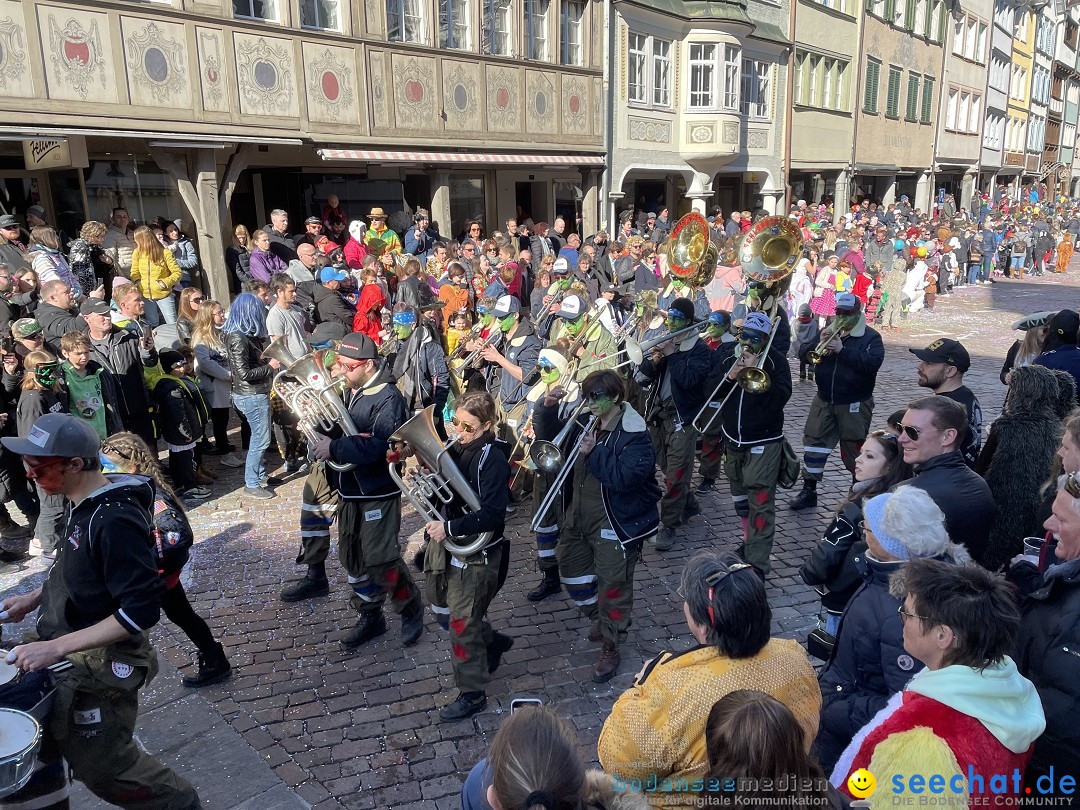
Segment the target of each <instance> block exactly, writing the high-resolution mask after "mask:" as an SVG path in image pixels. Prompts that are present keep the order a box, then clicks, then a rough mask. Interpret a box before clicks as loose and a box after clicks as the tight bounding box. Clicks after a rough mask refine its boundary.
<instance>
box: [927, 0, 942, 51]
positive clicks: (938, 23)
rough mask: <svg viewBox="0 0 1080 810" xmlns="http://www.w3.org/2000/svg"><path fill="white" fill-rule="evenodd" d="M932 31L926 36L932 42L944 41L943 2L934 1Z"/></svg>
mask: <svg viewBox="0 0 1080 810" xmlns="http://www.w3.org/2000/svg"><path fill="white" fill-rule="evenodd" d="M933 24H934V30H933V31H931V32H930V33H929V34H928V36H929V37H930V40H931V41H932V42H944V41H945V3H944V0H934V23H933Z"/></svg>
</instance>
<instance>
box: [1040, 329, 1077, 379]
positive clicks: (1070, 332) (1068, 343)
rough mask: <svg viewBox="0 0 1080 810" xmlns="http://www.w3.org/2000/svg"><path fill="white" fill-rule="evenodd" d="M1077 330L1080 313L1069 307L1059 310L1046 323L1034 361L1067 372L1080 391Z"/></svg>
mask: <svg viewBox="0 0 1080 810" xmlns="http://www.w3.org/2000/svg"><path fill="white" fill-rule="evenodd" d="M1078 332H1080V315H1078V314H1077V313H1076V312H1074V311H1073V310H1071V309H1063V310H1061V312H1059V313H1057V314H1056V315H1055V316H1054V317H1053V318H1051V319H1050V323H1049V324H1047V326H1046V340H1044V341H1043V346H1042V354H1040V355H1039V356H1038V357H1036V358H1035V362H1036V363H1037V364H1038V365H1040V366H1045V367H1046V368H1056V369H1060V370H1061V371H1067V372H1069V373H1070V374H1072V375H1073V379H1075V380H1076V390H1078V391H1080V348H1077V345H1076V340H1077V333H1078Z"/></svg>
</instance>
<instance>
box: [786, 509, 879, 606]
mask: <svg viewBox="0 0 1080 810" xmlns="http://www.w3.org/2000/svg"><path fill="white" fill-rule="evenodd" d="M862 502H863V499H862V498H857V499H856V500H852V501H848V502H846V503H845V504H844V505H843V506H842V507H841V508H840V512H839V514H837V516H836V517H835V518H833V521H832V523H830V524H829V527H828V528H827V529H825V534H824V535H822V538H821V541H820V542H819V543H818V545H817V548H815V549H814V550H813V551H812V552H810V556H809V557H807V558H806V562H804V563H803V564H802V568H800V569H799V575H800V576H801V577H802V579H803V582H805V583H806V584H807V585H809V586H810V587H811V588H813V589H814V590H815V591H817V592H818V594H819V595H820V596H821V605H822V607H824V608H825V610H826V611H828V612H829V613H830V614H832V615H833V616H839V615H840V614H841V613H843V612H844V608H845V607H847V604H848V602H850V601H851V597H852V596H854V595H855V591H857V590H858V589H859V586H860V585H862V581H863V580H862V572H861V571H859V567H858V566H857V565H856V564H855V560H856V559H858V558H861V557H862V555H863V554H864V553H865V552H866V541H865V540H863V535H862V528H861V524H862V517H863V514H862Z"/></svg>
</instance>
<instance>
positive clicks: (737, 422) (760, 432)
mask: <svg viewBox="0 0 1080 810" xmlns="http://www.w3.org/2000/svg"><path fill="white" fill-rule="evenodd" d="M737 345H738V344H737V343H724V344H721V345H720V347H719V348H718V349H717V350H716V352H715V354H714V357H715V363H716V369H717V374H716V376H717V377H719V378H720V379H721V380H722V383H721V385H720V387H719V388H717V387H716V386H715V385H712V386H705V388H706V389H707V392H708V391H713V390H715V392H716V393H715V395H714V396H713V397H712V400H714V401H716V402H720V401H724V407H723V410H722V411H721V419H722V423H723V424H722V429H723V432H724V436H726V437H727V440H728V441H729V442H730V443H731V446H732V448H733V449H745V448H747V447H751V446H758V445H764V444H775V443H776V442H779V441H783V439H784V408H785V407H786V406H787V403H788V400H789V399H791V367H790V366H789V365H788V361H787V358H786V357H784V356H783V355H782V354H781V353H780V351H779V350H778V349H770V350H769V355H768V357H767V358H766V360H765V369H764V370H765V373H766V374H768V375H769V380H770V383H771V384H770V385H769V388H768V390H767V391H762V392H759V393H751V392H749V391H744V390H742V389H741V388H740V389H739V390H737V391H734V392H732V389H733V388H736V387H737V383H735V382H734V381H731V380H729V379H728V378H727V374H728V372H729V371H730V370H731V368H732V366H734V365H735V347H736V346H737ZM674 379H675V378H674V377H673V378H672V380H674ZM728 394H730V396H728ZM725 400H726V401H725ZM709 412H710V413H714V411H712V410H711V409H710V411H709ZM690 418H691V419H693V416H691V417H690Z"/></svg>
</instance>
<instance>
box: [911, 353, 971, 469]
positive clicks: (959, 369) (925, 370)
mask: <svg viewBox="0 0 1080 810" xmlns="http://www.w3.org/2000/svg"><path fill="white" fill-rule="evenodd" d="M908 351H909V352H911V353H912V354H913V355H915V356H916V357H918V358H919V365H918V366H917V371H918V374H919V386H920V387H922V388H929V389H930V390H931V391H933V392H934V393H935V394H937V395H938V396H942V397H947V398H949V399H951V400H952V401H953V402H957V403H959V404H960V405H962V406H963V407H964V410H965V411H967V417H968V431H967V438H965V439H964V441H963V442H961V444H960V448H959V449H960V452H961V453H963V455H964V461H965V462H966V463H967V465H968V466H969V467H972V468H974V467H975V460H976V459H977V458H978V457H979V449H980V447H981V446H982V408H981V407H980V406H979V398H978V397H977V396H975V392H974V391H972V390H971V389H970V388H968V387H967V386H966V385H964V372H966V371H967V370H968V369H969V368H971V357H970V356H969V355H968V353H967V349H965V348H964V346H963V344H961V343H960V342H959V341H957V340H953V339H952V338H940V339H938V340H935V341H934V342H933V343H931V344H930V345H929V346H927V347H926V348H925V349H908Z"/></svg>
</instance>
